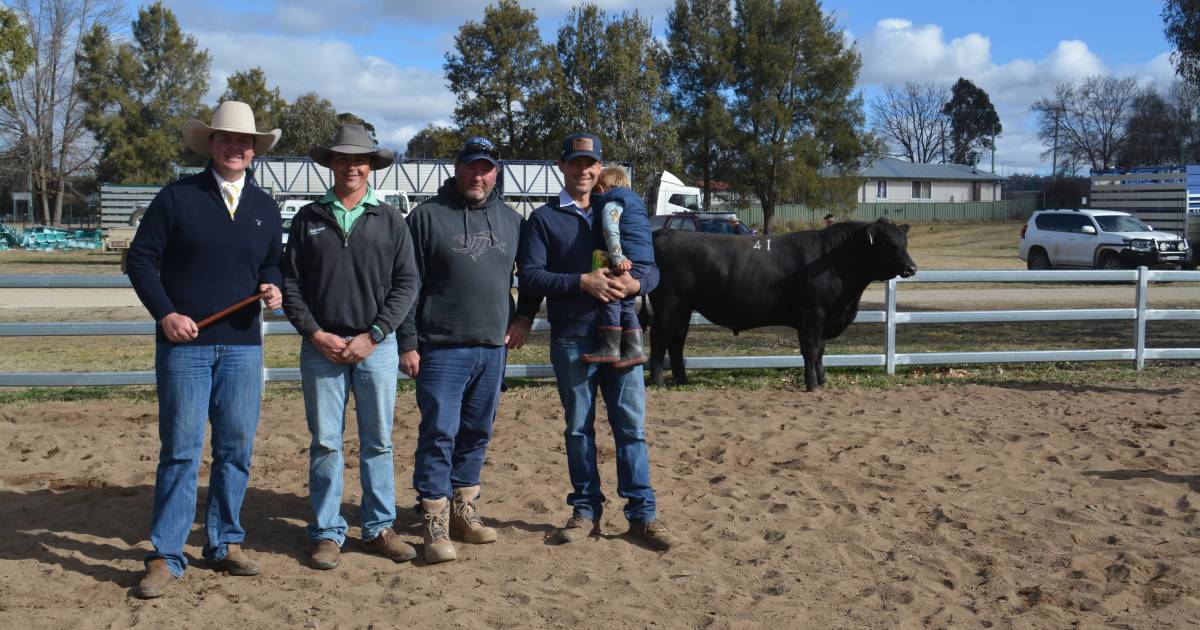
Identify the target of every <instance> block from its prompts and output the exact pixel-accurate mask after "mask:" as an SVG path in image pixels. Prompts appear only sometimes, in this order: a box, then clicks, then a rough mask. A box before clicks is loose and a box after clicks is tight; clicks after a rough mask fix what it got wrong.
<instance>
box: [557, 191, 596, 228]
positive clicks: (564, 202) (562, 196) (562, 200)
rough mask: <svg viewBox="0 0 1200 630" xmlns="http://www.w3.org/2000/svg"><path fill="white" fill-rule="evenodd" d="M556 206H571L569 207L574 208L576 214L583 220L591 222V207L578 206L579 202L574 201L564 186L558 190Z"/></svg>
mask: <svg viewBox="0 0 1200 630" xmlns="http://www.w3.org/2000/svg"><path fill="white" fill-rule="evenodd" d="M558 207H559V208H571V209H573V210H575V213H576V214H578V215H579V216H581V217H583V219H584V220H585V221H587V222H588V223H591V222H592V209H591V208H580V207H579V204H578V203H575V200H574V199H572V198H571V195H569V194H567V189H566V188H564V189H562V190H560V191H559V192H558Z"/></svg>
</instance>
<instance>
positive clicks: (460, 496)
mask: <svg viewBox="0 0 1200 630" xmlns="http://www.w3.org/2000/svg"><path fill="white" fill-rule="evenodd" d="M478 498H479V486H469V487H466V488H455V489H454V500H453V501H452V502H451V505H450V535H451V536H452V537H454V538H457V539H459V540H461V541H463V542H465V543H470V544H472V545H482V544H485V543H493V542H496V539H497V538H498V537H499V536H498V535H497V534H496V529H495V528H493V527H486V526H484V524H483V520H482V519H480V518H479V507H478V506H477V505H476V504H475V501H476V500H477V499H478Z"/></svg>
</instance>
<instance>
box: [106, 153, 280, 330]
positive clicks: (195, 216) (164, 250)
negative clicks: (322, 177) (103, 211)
mask: <svg viewBox="0 0 1200 630" xmlns="http://www.w3.org/2000/svg"><path fill="white" fill-rule="evenodd" d="M282 233H283V230H282V228H281V226H280V217H279V206H277V205H275V200H274V199H272V198H271V196H270V195H268V194H267V193H266V192H264V191H263V190H262V189H261V188H259V187H258V185H257V184H255V183H254V180H253V175H252V174H251V173H250V172H249V171H247V172H246V179H245V185H244V187H243V189H242V197H241V199H240V200H239V201H238V206H237V213H236V215H235V216H234V218H233V219H230V218H229V211H228V210H227V209H226V208H225V203H224V202H223V201H222V200H221V196H220V193H219V192H218V190H217V181H216V179H215V178H214V177H213V173H212V164H211V163H210V164H209V167H208V168H206V169H204V171H203V172H201V173H197V174H196V175H192V176H189V177H185V178H183V179H181V180H179V181H176V182H174V183H171V184H169V185H167V187H165V188H163V189H162V190H160V191H159V192H158V195H156V196H155V197H154V201H152V202H150V207H149V208H147V209H146V214H145V215H144V216H143V217H142V222H141V224H140V225H139V226H138V230H137V235H136V236H135V237H134V239H133V243H132V244H130V246H129V254H128V257H127V258H126V263H125V268H126V270H127V271H126V273H128V274H129V280H130V282H131V283H132V284H133V289H134V291H136V292H137V295H138V298H139V299H141V301H142V304H143V305H145V307H146V310H148V311H150V315H151V316H152V317H154V320H155V321H161V320H162V318H164V317H166V316H167V315H170V314H171V313H179V314H181V315H187V316H188V317H191V318H192V319H193V320H196V321H200V320H201V319H203V318H205V317H207V316H209V315H211V314H213V313H215V312H217V311H219V310H221V309H223V308H225V307H227V306H231V305H233V304H235V303H237V302H238V301H240V300H241V299H243V298H245V297H248V296H250V295H253V294H254V293H256V292H257V291H258V285H260V284H264V283H266V284H274V285H275V286H282V284H283V275H282V273H281V272H280V269H279V259H280V249H281V236H282ZM157 336H158V341H159V342H161V343H171V342H170V341H167V338H166V337H165V336H164V335H163V332H162V327H159V329H158V334H157ZM190 343H191V344H193V345H217V344H228V345H258V344H261V343H262V334H261V330H260V328H259V308H258V307H256V306H253V305H251V306H247V307H246V308H244V309H242V310H240V311H237V312H236V313H233V314H231V315H229V316H227V317H225V318H224V319H221V320H219V321H217V322H215V323H213V324H212V325H210V326H209V327H208V328H205V329H204V330H201V331H200V335H199V336H198V337H197V338H196V340H195V341H192V342H190Z"/></svg>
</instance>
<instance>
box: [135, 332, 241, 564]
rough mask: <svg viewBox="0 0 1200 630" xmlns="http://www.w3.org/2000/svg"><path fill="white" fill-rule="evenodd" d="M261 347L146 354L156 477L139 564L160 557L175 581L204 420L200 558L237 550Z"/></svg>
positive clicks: (183, 348)
mask: <svg viewBox="0 0 1200 630" xmlns="http://www.w3.org/2000/svg"><path fill="white" fill-rule="evenodd" d="M262 357H263V355H262V346H257V345H255V346H234V345H229V346H193V345H173V344H168V343H159V344H157V345H156V346H155V352H154V375H155V380H156V381H157V385H158V388H157V390H158V437H159V441H160V442H161V444H162V446H161V449H160V450H159V453H158V471H157V473H156V475H155V479H154V517H153V521H152V523H151V525H150V542H151V543H152V544H153V545H154V551H153V552H152V553H150V554H148V555H147V556H146V560H147V561H149V560H153V559H155V558H163V559H164V560H166V561H167V568H168V569H170V571H171V574H172V575H174V576H175V577H179V576H180V575H183V571H184V569H185V568H187V557H185V556H184V555H183V545H184V543H185V542H186V541H187V537H188V533H189V532H191V529H192V521H194V520H195V519H196V478H197V476H198V475H199V472H200V452H201V449H202V448H204V425H205V420H207V421H208V422H210V423H211V424H212V458H213V462H212V469H211V471H210V472H209V477H208V500H207V504H206V507H205V510H204V537H205V543H204V557H205V559H207V560H210V561H215V560H220V559H222V558H224V557H225V556H226V554H228V553H229V551H228V549H227V548H226V546H227V545H229V544H239V545H240V544H241V543H242V541H243V540H245V539H246V531H245V530H243V529H242V525H241V518H240V515H241V511H242V499H244V498H245V496H246V484H247V482H248V481H249V478H250V456H251V454H252V453H253V451H254V432H255V430H257V428H258V412H259V406H260V404H261V402H262V388H263V373H262V367H263V358H262Z"/></svg>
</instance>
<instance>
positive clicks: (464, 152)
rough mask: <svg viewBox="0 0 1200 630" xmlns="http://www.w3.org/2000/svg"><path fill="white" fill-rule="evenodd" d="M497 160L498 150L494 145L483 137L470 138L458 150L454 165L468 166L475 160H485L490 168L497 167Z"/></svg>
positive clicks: (498, 156)
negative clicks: (489, 163) (489, 164)
mask: <svg viewBox="0 0 1200 630" xmlns="http://www.w3.org/2000/svg"><path fill="white" fill-rule="evenodd" d="M499 159H500V150H499V149H497V148H496V143H494V142H492V141H491V140H488V139H487V138H484V137H483V136H472V137H470V138H467V141H466V142H464V143H463V146H462V148H461V149H459V150H458V157H457V158H456V159H455V163H457V164H470V163H471V162H474V161H475V160H487V161H489V162H491V163H492V166H499V165H500V164H499V162H498V160H499Z"/></svg>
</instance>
